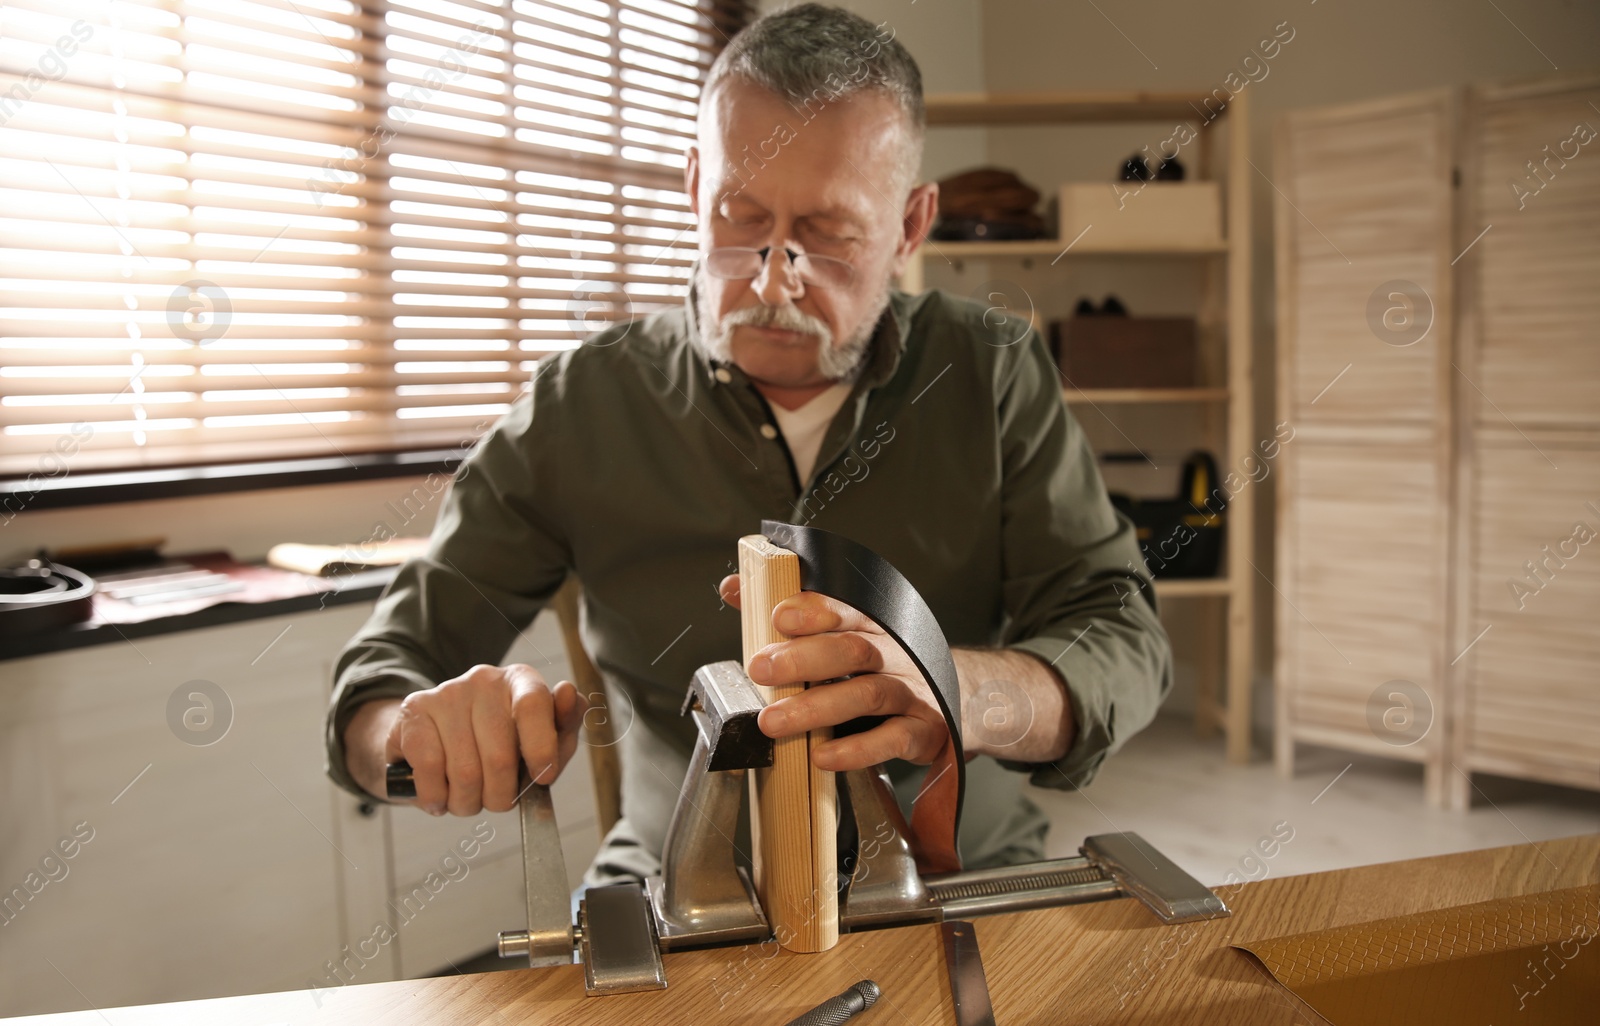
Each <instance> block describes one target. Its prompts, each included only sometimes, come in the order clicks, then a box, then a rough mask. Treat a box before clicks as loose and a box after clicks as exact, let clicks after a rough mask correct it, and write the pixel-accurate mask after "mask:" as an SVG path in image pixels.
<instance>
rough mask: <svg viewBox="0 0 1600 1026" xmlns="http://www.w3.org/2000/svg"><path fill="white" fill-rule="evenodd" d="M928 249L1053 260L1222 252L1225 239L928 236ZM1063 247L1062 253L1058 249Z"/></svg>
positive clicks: (940, 253) (962, 256)
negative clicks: (1119, 243) (1108, 242)
mask: <svg viewBox="0 0 1600 1026" xmlns="http://www.w3.org/2000/svg"><path fill="white" fill-rule="evenodd" d="M926 246H927V249H928V253H927V255H925V256H924V257H923V259H924V260H927V259H929V258H930V257H931V258H934V259H937V258H941V257H942V258H944V259H946V260H949V261H952V262H954V261H956V260H981V259H984V258H989V257H999V258H1009V259H1021V258H1027V257H1043V256H1047V257H1049V258H1050V259H1051V262H1052V263H1053V262H1054V261H1055V260H1056V259H1057V258H1058V257H1062V256H1065V257H1068V258H1072V257H1103V256H1136V257H1137V256H1179V257H1181V256H1212V255H1215V254H1218V253H1226V252H1227V251H1228V244H1227V243H1226V242H1216V243H1210V244H1207V245H1202V246H1136V247H1114V246H1097V245H1093V244H1090V243H1087V242H1083V243H1079V244H1078V245H1076V246H1073V247H1071V248H1070V249H1068V248H1067V246H1066V244H1065V243H1063V242H1062V241H1061V240H1060V239H1020V240H1013V241H1009V242H953V241H945V242H941V241H939V240H938V239H929V240H927V242H926ZM1063 250H1066V252H1065V253H1063V252H1062V251H1063Z"/></svg>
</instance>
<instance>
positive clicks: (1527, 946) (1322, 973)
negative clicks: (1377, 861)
mask: <svg viewBox="0 0 1600 1026" xmlns="http://www.w3.org/2000/svg"><path fill="white" fill-rule="evenodd" d="M1597 935H1600V886H1594V885H1592V886H1587V887H1573V888H1570V889H1567V890H1559V891H1547V892H1545V893H1542V894H1527V895H1522V896H1520V897H1514V898H1496V899H1494V900H1492V901H1484V902H1479V903H1477V904H1473V905H1461V906H1457V907H1454V908H1444V909H1437V910H1435V911H1431V912H1419V913H1416V914H1415V915H1409V916H1398V917H1396V918H1393V919H1380V920H1377V921H1375V922H1370V923H1359V924H1356V925H1352V926H1343V927H1338V928H1335V929H1331V930H1318V931H1316V932H1314V933H1302V934H1295V935H1293V936H1288V937H1278V938H1274V939H1271V940H1260V941H1249V942H1246V943H1243V944H1237V945H1235V947H1238V948H1241V949H1242V950H1245V951H1248V952H1250V953H1251V954H1253V955H1255V957H1256V958H1258V959H1260V960H1261V962H1262V964H1263V965H1265V966H1266V967H1267V969H1268V971H1270V972H1271V973H1272V975H1273V976H1274V977H1275V978H1276V979H1277V980H1278V982H1279V983H1282V984H1283V985H1284V986H1285V987H1288V988H1289V989H1290V990H1291V991H1293V992H1294V993H1295V994H1296V995H1297V996H1298V997H1299V998H1300V999H1301V1000H1303V1001H1305V1002H1306V1004H1308V1005H1310V1006H1311V1007H1312V1008H1314V1009H1316V1011H1317V1013H1318V1014H1320V1015H1321V1016H1323V1017H1324V1018H1325V1019H1327V1020H1328V1021H1329V1022H1331V1023H1334V1024H1335V1026H1349V1024H1362V1026H1390V1024H1396V1026H1398V1024H1401V1023H1404V1024H1407V1026H1427V1024H1431V1023H1440V1024H1449V1026H1476V1024H1484V1026H1493V1024H1501V1026H1503V1024H1508V1023H1515V1024H1517V1026H1543V1024H1547V1023H1548V1024H1551V1026H1555V1024H1567V1026H1570V1024H1572V1023H1578V1022H1592V1021H1594V1020H1593V1019H1592V1018H1590V1017H1591V1016H1593V1015H1594V1014H1595V1009H1596V1008H1600V944H1592V943H1591V942H1592V941H1593V940H1594V939H1595V937H1596V936H1597Z"/></svg>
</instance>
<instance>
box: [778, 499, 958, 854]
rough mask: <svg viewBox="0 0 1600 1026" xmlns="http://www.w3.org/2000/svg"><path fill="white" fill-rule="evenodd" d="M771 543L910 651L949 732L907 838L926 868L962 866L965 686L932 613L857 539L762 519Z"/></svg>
mask: <svg viewBox="0 0 1600 1026" xmlns="http://www.w3.org/2000/svg"><path fill="white" fill-rule="evenodd" d="M761 533H762V534H764V535H766V537H767V540H768V541H770V542H772V544H774V545H777V546H780V547H782V548H785V549H788V550H789V551H790V552H793V553H795V554H796V555H797V556H799V557H800V586H801V587H802V588H804V589H805V590H806V591H814V592H817V593H818V594H821V595H826V596H828V597H829V598H832V599H837V600H838V601H840V602H843V603H845V604H846V605H848V606H851V607H853V608H855V609H857V610H859V611H860V612H861V613H862V614H864V615H865V616H866V617H867V618H868V619H869V620H871V621H872V622H873V623H875V624H877V625H878V626H879V627H881V628H883V631H884V633H886V634H888V635H889V637H891V638H893V639H894V640H895V642H896V643H897V644H898V645H899V646H900V647H901V648H902V649H904V650H905V653H906V655H907V656H909V657H910V659H911V661H912V663H914V664H915V665H916V667H917V669H918V670H919V671H921V673H922V678H923V680H925V681H927V683H928V687H929V688H930V689H931V690H932V691H933V697H934V700H935V701H936V702H937V703H938V705H939V711H940V712H942V713H944V722H945V727H946V728H947V729H948V732H949V733H948V735H947V736H946V738H945V744H944V747H943V748H942V749H940V751H939V754H938V755H937V756H936V757H935V758H934V760H933V764H932V765H930V766H929V767H928V775H927V777H925V778H924V783H923V785H922V791H921V793H920V794H919V795H918V796H917V800H916V802H915V804H914V805H913V806H912V809H911V824H910V825H911V834H912V836H911V837H910V838H908V839H907V840H908V841H910V843H911V850H912V853H913V855H914V856H915V857H916V860H917V868H918V869H919V870H921V871H922V872H924V873H949V872H954V871H955V870H958V869H960V868H961V855H960V853H959V852H958V850H957V848H956V835H957V832H958V830H959V828H960V825H961V802H962V798H963V796H964V795H965V794H966V786H967V773H966V759H965V758H963V749H962V746H961V685H960V683H959V682H958V681H957V679H956V664H955V662H954V660H952V659H951V657H950V644H949V642H947V641H945V637H944V632H943V631H942V630H940V629H939V622H938V621H937V620H936V619H934V616H933V610H931V609H929V608H928V604H927V602H925V601H923V598H922V596H921V595H920V594H918V593H917V589H915V588H913V587H912V586H911V582H910V581H908V580H906V579H905V576H904V575H903V574H901V573H900V571H899V570H896V569H895V568H894V566H893V565H892V564H891V563H889V561H888V560H886V559H884V558H883V557H882V556H879V555H878V554H877V553H876V552H873V551H872V550H871V549H869V548H867V547H866V546H865V545H862V544H860V543H859V542H855V541H852V540H851V539H849V538H846V537H844V536H843V535H839V534H834V533H833V532H831V531H823V530H821V529H819V528H815V527H801V526H799V525H797V524H785V523H782V522H781V521H777V520H763V521H762V522H761Z"/></svg>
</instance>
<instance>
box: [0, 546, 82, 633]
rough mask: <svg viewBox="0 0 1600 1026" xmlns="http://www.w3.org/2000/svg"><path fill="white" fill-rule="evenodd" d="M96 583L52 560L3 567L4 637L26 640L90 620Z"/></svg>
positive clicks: (0, 612)
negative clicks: (32, 636)
mask: <svg viewBox="0 0 1600 1026" xmlns="http://www.w3.org/2000/svg"><path fill="white" fill-rule="evenodd" d="M94 592H95V582H94V579H93V578H91V577H89V575H87V574H85V573H82V572H80V571H78V570H74V569H72V567H70V566H63V565H61V564H60V563H56V562H52V561H51V560H49V559H30V560H28V562H26V563H24V564H23V565H22V566H13V567H5V568H0V637H22V636H25V635H30V634H38V633H41V632H46V631H51V630H55V629H57V628H61V627H67V626H70V625H72V624H75V623H82V622H83V621H85V620H87V619H89V616H90V615H91V614H92V613H93V612H94Z"/></svg>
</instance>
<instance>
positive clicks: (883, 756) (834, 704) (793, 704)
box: [719, 574, 949, 772]
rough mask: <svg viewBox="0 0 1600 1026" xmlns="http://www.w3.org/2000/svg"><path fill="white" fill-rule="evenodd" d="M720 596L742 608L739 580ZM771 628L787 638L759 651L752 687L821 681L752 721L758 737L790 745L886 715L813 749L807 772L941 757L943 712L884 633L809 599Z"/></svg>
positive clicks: (809, 595)
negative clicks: (796, 738)
mask: <svg viewBox="0 0 1600 1026" xmlns="http://www.w3.org/2000/svg"><path fill="white" fill-rule="evenodd" d="M719 591H720V592H721V594H722V599H723V601H725V602H727V603H728V604H729V605H730V606H733V607H734V608H738V606H739V577H738V575H737V574H733V575H730V576H728V577H725V578H723V580H722V583H721V585H720V586H719ZM772 625H773V626H774V627H775V628H777V630H779V631H780V632H782V633H784V634H786V635H788V636H789V638H790V640H788V641H780V642H777V643H776V644H772V645H768V646H766V647H765V648H763V649H761V650H760V651H759V652H757V653H755V655H754V656H752V657H751V659H750V661H749V664H748V665H747V666H746V667H745V670H746V672H748V673H749V674H750V679H751V680H753V681H755V682H756V683H757V684H761V685H765V686H767V687H779V686H782V685H786V684H798V683H802V682H805V681H812V682H818V681H821V682H825V683H821V684H816V683H814V684H813V686H812V687H810V688H807V689H806V690H805V691H804V692H802V693H800V694H798V695H795V696H793V697H791V698H786V699H783V700H782V701H779V702H774V703H772V704H771V705H769V706H767V707H766V708H765V709H764V710H762V712H761V715H760V718H759V719H758V720H757V723H758V724H759V725H760V727H761V731H762V733H764V734H766V735H767V736H768V737H773V738H780V737H789V736H792V735H794V734H803V733H805V732H806V731H808V730H817V729H820V728H823V727H834V726H838V725H839V724H841V723H846V722H848V721H850V720H853V719H855V718H857V717H858V716H887V717H889V718H888V719H886V720H885V721H884V722H883V723H881V724H879V725H878V726H876V727H874V728H872V729H871V730H868V731H865V732H863V733H860V734H853V735H851V736H849V737H841V738H834V739H833V740H830V741H826V742H823V743H822V744H819V745H817V746H816V747H815V748H813V749H812V753H811V761H812V763H813V765H815V766H816V767H817V768H818V769H824V770H834V771H836V772H842V771H844V770H852V769H863V768H865V767H868V766H875V765H877V764H878V763H881V762H886V761H888V760H890V759H904V760H906V761H908V762H914V763H921V764H924V765H926V764H927V763H931V762H932V761H933V760H934V757H935V756H937V755H938V754H939V751H940V749H941V748H943V747H944V745H945V742H946V741H947V740H948V738H949V733H948V728H947V727H946V726H945V721H944V714H943V713H942V712H940V711H939V705H938V703H937V701H935V699H934V697H933V692H932V691H931V690H930V689H929V688H928V685H927V682H926V681H924V680H923V679H922V674H921V673H920V672H918V670H917V668H916V665H915V664H913V663H912V662H911V659H910V657H909V656H907V655H906V654H905V651H904V650H903V649H901V648H900V646H899V644H897V643H896V642H895V640H894V639H893V638H891V637H889V635H888V634H886V633H884V631H883V628H881V627H879V626H878V625H877V624H875V623H873V622H872V621H871V620H870V619H868V618H867V617H866V616H865V615H863V614H862V613H860V612H859V611H857V610H856V609H854V608H853V607H851V606H847V605H845V604H844V603H843V602H839V601H838V600H836V599H831V598H828V597H827V596H824V595H819V594H817V593H816V592H813V591H803V592H800V593H799V594H798V595H794V596H791V597H789V598H787V599H784V600H783V601H782V602H780V603H778V605H777V606H776V607H775V608H774V609H773V611H772ZM837 678H845V679H837Z"/></svg>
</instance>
